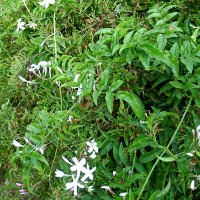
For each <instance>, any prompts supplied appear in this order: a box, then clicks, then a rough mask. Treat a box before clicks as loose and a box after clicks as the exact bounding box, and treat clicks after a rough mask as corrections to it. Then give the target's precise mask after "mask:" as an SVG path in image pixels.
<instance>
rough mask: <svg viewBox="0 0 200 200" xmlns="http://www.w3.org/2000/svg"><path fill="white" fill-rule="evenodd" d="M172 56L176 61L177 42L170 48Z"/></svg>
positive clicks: (177, 52) (177, 54)
mask: <svg viewBox="0 0 200 200" xmlns="http://www.w3.org/2000/svg"><path fill="white" fill-rule="evenodd" d="M170 51H171V52H172V54H173V55H174V57H176V59H178V57H179V45H178V42H175V43H174V44H173V45H172V47H171V50H170Z"/></svg>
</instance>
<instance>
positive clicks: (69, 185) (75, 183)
mask: <svg viewBox="0 0 200 200" xmlns="http://www.w3.org/2000/svg"><path fill="white" fill-rule="evenodd" d="M78 178H79V177H76V179H75V178H74V175H72V179H73V182H71V183H66V185H65V187H66V188H65V189H67V190H69V189H71V190H73V191H74V196H77V194H78V193H77V187H80V188H84V187H85V186H84V185H81V184H80V183H78Z"/></svg>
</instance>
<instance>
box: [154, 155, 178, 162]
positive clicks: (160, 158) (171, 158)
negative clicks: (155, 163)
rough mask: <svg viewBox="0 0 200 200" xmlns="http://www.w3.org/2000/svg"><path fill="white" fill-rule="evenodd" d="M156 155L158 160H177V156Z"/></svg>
mask: <svg viewBox="0 0 200 200" xmlns="http://www.w3.org/2000/svg"><path fill="white" fill-rule="evenodd" d="M157 157H158V158H159V160H162V161H163V162H173V161H175V160H177V158H175V157H160V156H157Z"/></svg>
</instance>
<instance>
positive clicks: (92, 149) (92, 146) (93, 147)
mask: <svg viewBox="0 0 200 200" xmlns="http://www.w3.org/2000/svg"><path fill="white" fill-rule="evenodd" d="M86 144H87V145H88V147H89V148H88V153H90V158H92V159H94V158H96V153H98V147H97V143H96V142H95V140H92V141H91V142H90V141H87V142H86Z"/></svg>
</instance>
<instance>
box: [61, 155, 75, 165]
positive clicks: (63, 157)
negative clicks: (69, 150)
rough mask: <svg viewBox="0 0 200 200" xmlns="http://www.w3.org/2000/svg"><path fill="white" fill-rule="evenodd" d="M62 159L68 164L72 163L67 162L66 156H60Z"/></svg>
mask: <svg viewBox="0 0 200 200" xmlns="http://www.w3.org/2000/svg"><path fill="white" fill-rule="evenodd" d="M62 159H63V160H64V161H65V162H66V163H68V164H70V165H73V164H72V163H71V162H69V160H67V158H65V157H64V156H62Z"/></svg>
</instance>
